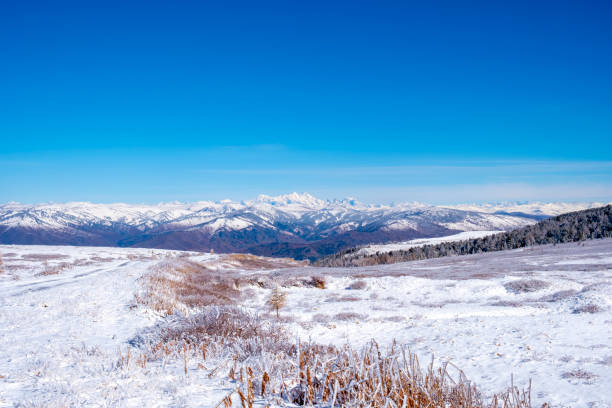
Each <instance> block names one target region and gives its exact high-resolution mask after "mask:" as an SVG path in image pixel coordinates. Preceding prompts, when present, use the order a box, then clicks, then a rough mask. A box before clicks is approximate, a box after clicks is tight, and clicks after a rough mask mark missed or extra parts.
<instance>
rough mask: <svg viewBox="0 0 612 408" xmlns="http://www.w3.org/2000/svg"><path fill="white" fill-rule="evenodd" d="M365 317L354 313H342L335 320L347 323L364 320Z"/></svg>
mask: <svg viewBox="0 0 612 408" xmlns="http://www.w3.org/2000/svg"><path fill="white" fill-rule="evenodd" d="M364 318H365V316H364V315H362V314H359V313H354V312H342V313H338V314H336V315H335V316H334V320H340V321H347V320H363V319H364Z"/></svg>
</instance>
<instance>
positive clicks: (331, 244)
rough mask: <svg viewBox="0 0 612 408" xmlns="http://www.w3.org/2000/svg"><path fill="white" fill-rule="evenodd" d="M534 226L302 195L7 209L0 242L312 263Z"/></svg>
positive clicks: (524, 219)
mask: <svg viewBox="0 0 612 408" xmlns="http://www.w3.org/2000/svg"><path fill="white" fill-rule="evenodd" d="M534 222H535V221H534V220H533V217H530V216H521V215H511V214H499V213H495V212H490V211H489V212H483V211H474V210H472V209H457V208H444V207H436V206H430V205H425V204H420V203H406V204H398V205H392V206H383V205H378V206H370V205H363V204H361V203H359V202H357V201H355V200H351V199H347V200H334V201H329V200H320V199H317V198H315V197H313V196H311V195H309V194H306V193H304V194H297V193H292V194H287V195H282V196H278V197H270V196H265V195H262V196H259V197H258V198H257V199H256V200H253V201H246V202H240V203H237V202H231V201H229V200H225V201H221V202H213V201H201V202H194V203H186V204H184V203H163V204H158V205H129V204H92V203H83V202H75V203H66V204H37V205H23V204H16V203H9V204H5V205H1V206H0V243H4V244H47V245H98V246H122V247H144V248H167V249H183V250H199V251H208V250H210V249H214V250H215V251H218V252H251V253H254V254H260V255H268V256H290V257H296V258H298V259H304V258H309V259H315V258H318V257H321V256H324V255H328V254H331V253H334V252H337V251H340V250H342V249H344V248H348V247H351V246H356V245H362V244H367V243H383V242H392V241H402V240H409V239H415V238H428V237H440V236H445V235H451V234H454V233H457V232H461V231H478V230H510V229H514V228H520V227H523V226H526V225H530V224H533V223H534Z"/></svg>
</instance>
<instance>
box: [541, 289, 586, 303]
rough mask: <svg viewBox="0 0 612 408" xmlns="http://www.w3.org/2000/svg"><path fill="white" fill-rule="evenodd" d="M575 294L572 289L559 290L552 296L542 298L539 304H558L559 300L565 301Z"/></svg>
mask: <svg viewBox="0 0 612 408" xmlns="http://www.w3.org/2000/svg"><path fill="white" fill-rule="evenodd" d="M576 293H578V292H576V291H575V290H574V289H568V290H561V291H559V292H555V293H553V294H552V295H548V296H544V297H543V298H541V299H540V302H558V301H559V300H563V299H567V298H569V297H572V296H574V295H575V294H576Z"/></svg>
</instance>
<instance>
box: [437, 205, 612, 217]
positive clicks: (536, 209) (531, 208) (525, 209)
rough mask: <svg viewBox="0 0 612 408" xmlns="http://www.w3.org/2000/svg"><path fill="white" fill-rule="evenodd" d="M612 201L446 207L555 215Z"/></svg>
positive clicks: (450, 206)
mask: <svg viewBox="0 0 612 408" xmlns="http://www.w3.org/2000/svg"><path fill="white" fill-rule="evenodd" d="M607 204H612V202H611V203H602V202H590V203H586V202H585V203H563V202H557V203H542V202H524V203H516V202H515V203H512V202H510V203H484V204H457V205H446V206H444V207H447V208H453V209H457V210H465V211H477V212H486V213H496V212H505V213H523V214H531V215H545V216H555V215H559V214H564V213H568V212H573V211H580V210H586V209H588V208H597V207H603V206H605V205H607Z"/></svg>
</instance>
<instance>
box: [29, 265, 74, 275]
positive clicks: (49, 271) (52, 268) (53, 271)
mask: <svg viewBox="0 0 612 408" xmlns="http://www.w3.org/2000/svg"><path fill="white" fill-rule="evenodd" d="M71 266H72V265H71V264H69V263H68V262H61V263H59V264H55V265H49V264H47V262H46V261H45V262H44V264H43V270H42V271H41V272H39V273H37V274H36V276H49V275H58V274H60V273H61V272H63V271H65V270H66V269H70V267H71Z"/></svg>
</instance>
